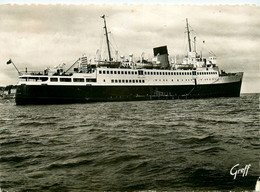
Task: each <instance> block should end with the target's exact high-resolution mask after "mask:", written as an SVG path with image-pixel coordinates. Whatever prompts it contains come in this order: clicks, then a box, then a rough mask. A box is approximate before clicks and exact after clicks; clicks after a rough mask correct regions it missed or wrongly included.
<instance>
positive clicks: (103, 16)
mask: <svg viewBox="0 0 260 192" xmlns="http://www.w3.org/2000/svg"><path fill="white" fill-rule="evenodd" d="M105 17H106V16H105V15H102V16H101V18H103V19H104V25H105V26H104V29H105V34H106V40H107V50H108V58H109V61H111V60H112V59H111V53H110V47H109V40H108V34H107V26H106V18H105Z"/></svg>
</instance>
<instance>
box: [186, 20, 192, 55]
mask: <svg viewBox="0 0 260 192" xmlns="http://www.w3.org/2000/svg"><path fill="white" fill-rule="evenodd" d="M186 24H187V34H188V43H189V52H191V44H190V30H189V24H188V19H187V18H186Z"/></svg>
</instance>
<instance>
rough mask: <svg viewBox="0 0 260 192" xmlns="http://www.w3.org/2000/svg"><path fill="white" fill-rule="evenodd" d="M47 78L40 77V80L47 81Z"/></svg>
mask: <svg viewBox="0 0 260 192" xmlns="http://www.w3.org/2000/svg"><path fill="white" fill-rule="evenodd" d="M48 79H49V78H48V77H40V80H41V81H48Z"/></svg>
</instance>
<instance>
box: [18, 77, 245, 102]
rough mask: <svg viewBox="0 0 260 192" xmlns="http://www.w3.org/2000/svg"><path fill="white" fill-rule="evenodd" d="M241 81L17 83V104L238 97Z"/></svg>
mask: <svg viewBox="0 0 260 192" xmlns="http://www.w3.org/2000/svg"><path fill="white" fill-rule="evenodd" d="M240 89H241V81H237V82H231V83H222V84H207V85H165V86H162V85H160V86H158V85H157V86H155V85H154V86H152V85H149V86H148V85H147V86H145V85H142V86H97V85H92V86H89V85H86V86H64V85H63V86H62V85H56V86H54V85H25V84H22V85H19V86H18V87H17V92H16V97H15V101H16V104H17V105H27V104H66V103H86V102H107V101H139V100H163V99H168V100H170V99H192V98H210V97H239V96H240Z"/></svg>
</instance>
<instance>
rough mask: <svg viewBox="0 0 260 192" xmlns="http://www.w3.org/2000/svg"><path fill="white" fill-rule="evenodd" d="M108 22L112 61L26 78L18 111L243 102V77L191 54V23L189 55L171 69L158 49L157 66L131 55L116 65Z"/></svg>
mask: <svg viewBox="0 0 260 192" xmlns="http://www.w3.org/2000/svg"><path fill="white" fill-rule="evenodd" d="M102 18H103V19H104V30H105V35H106V43H107V48H108V56H109V59H108V60H107V61H95V62H89V58H87V57H82V58H80V59H78V60H77V61H76V62H75V63H74V64H73V65H72V66H71V67H70V68H69V70H67V71H64V69H63V66H60V67H58V68H57V69H56V71H55V72H51V71H50V70H45V71H43V72H24V73H20V75H19V82H18V86H17V91H16V97H15V101H16V104H17V105H25V104H60V103H82V102H99V101H138V100H157V99H188V98H208V97H239V96H240V89H241V83H242V78H243V72H238V73H225V72H224V71H222V70H219V68H218V66H217V61H216V57H215V56H211V57H209V58H208V59H206V58H203V57H202V56H201V55H199V54H197V53H196V51H195V49H194V50H191V40H190V30H189V25H188V21H187V20H186V22H187V34H188V45H189V51H188V54H187V56H186V57H185V58H184V60H183V62H182V63H180V64H177V63H176V62H175V63H174V64H170V62H169V60H168V50H167V47H166V46H162V47H156V48H154V49H153V51H154V60H153V61H152V62H148V61H145V60H143V59H141V60H140V61H138V62H134V61H133V59H132V56H131V55H130V57H129V59H128V60H125V59H122V60H121V61H113V59H112V58H111V53H110V48H109V39H108V33H107V27H106V20H105V15H103V16H102ZM194 42H195V38H194ZM194 44H195V43H194ZM194 46H195V45H194ZM71 69H72V70H73V71H72V72H69V71H70V70H71Z"/></svg>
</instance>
